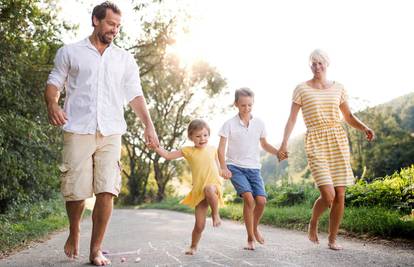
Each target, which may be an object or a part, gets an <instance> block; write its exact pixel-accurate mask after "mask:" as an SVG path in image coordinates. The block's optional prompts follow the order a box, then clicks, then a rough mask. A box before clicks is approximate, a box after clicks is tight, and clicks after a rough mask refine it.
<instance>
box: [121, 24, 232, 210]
mask: <svg viewBox="0 0 414 267" xmlns="http://www.w3.org/2000/svg"><path fill="white" fill-rule="evenodd" d="M175 22H176V18H173V19H171V20H168V21H167V22H163V21H157V22H155V23H147V24H144V25H145V29H146V36H145V38H143V39H142V41H140V42H139V43H138V45H137V46H135V47H133V48H132V49H133V51H134V53H135V56H136V58H137V61H138V64H139V65H140V71H141V73H140V74H141V83H142V87H143V91H144V95H145V98H146V100H147V102H148V106H149V107H150V114H151V117H152V119H153V121H154V126H155V129H156V131H157V133H158V135H159V138H160V143H161V145H162V146H163V147H165V149H167V150H172V149H176V148H178V147H180V146H182V145H183V143H184V141H185V136H186V134H185V132H186V127H187V125H188V123H189V122H190V121H191V119H193V118H195V117H197V116H198V113H199V110H200V106H199V105H200V104H202V105H208V103H209V100H208V99H209V98H212V97H214V96H217V95H218V94H219V93H220V92H221V90H222V89H223V88H224V86H225V85H226V82H225V80H224V78H223V77H221V75H220V74H219V73H218V72H217V71H216V70H215V69H214V68H213V67H211V66H209V65H208V64H207V63H205V62H201V61H200V62H195V63H194V64H192V65H191V66H182V64H181V62H180V60H179V58H177V56H175V55H172V54H168V53H167V52H166V50H167V47H168V45H170V44H172V43H173V42H174V34H175V31H176V24H175ZM200 96H201V97H202V98H204V99H206V100H205V101H204V102H203V103H196V102H195V101H194V99H195V97H200ZM126 118H127V123H128V125H129V131H128V133H127V134H125V135H124V136H123V142H124V146H125V150H126V151H127V153H125V154H124V158H123V160H124V162H127V163H129V166H130V168H129V172H127V171H125V172H124V175H125V176H126V177H127V179H128V187H129V194H130V196H128V197H127V198H126V200H127V201H131V202H132V203H139V202H141V201H142V200H143V199H144V198H145V193H146V185H147V183H148V177H149V174H150V171H151V167H152V169H153V172H154V178H155V180H156V183H157V187H158V192H157V197H156V198H157V200H162V199H163V198H164V197H165V191H166V186H167V184H168V182H169V181H171V179H172V178H173V177H177V176H178V175H179V174H181V173H182V171H183V165H182V164H183V163H182V161H165V160H163V159H162V158H160V156H158V155H157V154H155V153H154V152H152V151H150V150H148V148H146V147H145V142H144V140H143V127H142V125H141V124H140V122H138V121H137V120H136V119H135V117H134V115H133V112H132V111H131V110H130V109H128V110H127V111H126Z"/></svg>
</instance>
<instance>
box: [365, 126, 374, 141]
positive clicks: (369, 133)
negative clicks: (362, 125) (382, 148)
mask: <svg viewBox="0 0 414 267" xmlns="http://www.w3.org/2000/svg"><path fill="white" fill-rule="evenodd" d="M364 133H365V136H366V138H367V140H368V141H370V142H371V141H372V140H374V139H375V133H374V131H373V130H371V129H370V128H368V127H367V128H366V129H364Z"/></svg>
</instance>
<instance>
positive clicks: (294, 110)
mask: <svg viewBox="0 0 414 267" xmlns="http://www.w3.org/2000/svg"><path fill="white" fill-rule="evenodd" d="M299 110H300V105H299V104H297V103H294V102H292V107H291V108H290V115H289V119H288V121H287V123H286V126H285V132H284V134H283V141H282V144H281V145H280V148H279V152H278V158H279V160H284V159H286V158H287V157H288V153H287V145H288V140H289V137H290V134H291V133H292V130H293V127H295V123H296V119H297V117H298V113H299Z"/></svg>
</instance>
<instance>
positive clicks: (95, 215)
mask: <svg viewBox="0 0 414 267" xmlns="http://www.w3.org/2000/svg"><path fill="white" fill-rule="evenodd" d="M112 208H113V195H112V194H110V193H99V194H97V195H96V202H95V207H94V208H93V212H92V223H93V226H92V238H91V247H90V255H89V259H90V261H91V263H92V264H95V265H98V266H101V265H107V264H111V261H110V260H109V259H107V258H106V257H104V256H103V254H102V248H101V246H102V242H103V238H104V235H105V231H106V227H107V226H108V223H109V219H110V218H111V214H112Z"/></svg>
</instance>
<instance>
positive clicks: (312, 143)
mask: <svg viewBox="0 0 414 267" xmlns="http://www.w3.org/2000/svg"><path fill="white" fill-rule="evenodd" d="M345 101H347V94H346V91H345V89H344V87H343V85H342V84H340V83H338V82H334V84H333V85H332V87H331V88H328V89H323V90H321V89H317V88H313V87H310V86H309V85H308V84H306V83H302V84H300V85H298V86H297V87H296V89H295V91H294V93H293V102H294V103H297V104H299V105H301V107H302V114H303V119H304V121H305V124H306V128H307V132H306V136H305V149H306V154H307V158H308V162H309V167H310V169H311V172H312V176H313V178H314V179H315V182H316V184H317V185H318V186H321V185H333V186H348V185H351V184H353V182H354V175H353V173H352V169H351V163H350V151H349V143H348V138H347V136H346V133H345V130H344V128H343V127H342V125H341V118H340V109H339V106H340V105H341V104H342V103H344V102H345Z"/></svg>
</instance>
